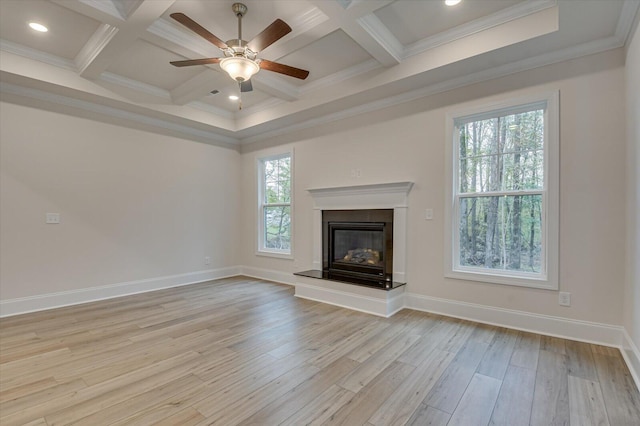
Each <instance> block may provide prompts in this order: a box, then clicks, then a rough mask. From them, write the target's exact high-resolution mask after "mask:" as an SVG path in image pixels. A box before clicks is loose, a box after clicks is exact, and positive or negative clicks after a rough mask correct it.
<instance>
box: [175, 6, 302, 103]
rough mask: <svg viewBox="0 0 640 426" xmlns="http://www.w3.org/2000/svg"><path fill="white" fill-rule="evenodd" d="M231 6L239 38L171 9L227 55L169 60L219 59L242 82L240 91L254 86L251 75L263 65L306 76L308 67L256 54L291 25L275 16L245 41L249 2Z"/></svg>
mask: <svg viewBox="0 0 640 426" xmlns="http://www.w3.org/2000/svg"><path fill="white" fill-rule="evenodd" d="M231 9H232V10H233V13H235V15H236V17H237V18H238V38H236V39H231V40H227V41H226V42H224V41H222V40H220V39H219V38H218V37H216V36H215V35H213V34H211V33H210V32H209V31H207V30H206V29H205V28H203V27H202V26H201V25H199V24H198V23H197V22H195V21H194V20H193V19H191V18H189V17H188V16H187V15H185V14H184V13H172V14H171V17H172V18H173V19H175V20H176V21H178V22H180V23H181V24H182V25H184V26H185V27H187V28H188V29H190V30H191V31H193V32H194V33H196V34H198V35H199V36H201V37H202V38H204V39H205V40H207V41H208V42H210V43H212V44H214V45H216V46H217V47H218V48H220V50H222V53H223V54H224V57H221V58H203V59H188V60H185V61H172V62H170V64H171V65H173V66H176V67H188V66H192V65H206V64H217V63H219V64H220V67H221V68H222V69H223V70H224V71H226V72H227V74H229V76H230V77H231V78H232V79H234V80H235V81H237V82H238V83H239V84H240V91H241V92H249V91H251V90H253V88H252V86H251V77H252V76H253V75H254V74H255V73H257V72H258V71H260V70H261V69H263V70H267V71H273V72H277V73H279V74H284V75H288V76H291V77H295V78H299V79H301V80H304V79H305V78H307V76H308V75H309V71H307V70H303V69H300V68H295V67H291V66H289V65H284V64H280V63H277V62H272V61H268V60H266V59H258V57H257V56H258V53H259V52H260V51H262V50H264V49H265V48H267V47H268V46H270V45H272V44H273V43H275V42H276V41H278V40H280V39H281V38H282V37H284V36H285V35H287V34H289V33H290V32H291V27H290V26H289V25H287V24H286V23H285V22H284V21H283V20H281V19H276V20H275V21H273V23H272V24H271V25H269V26H268V27H267V28H265V29H264V30H263V31H262V32H261V33H260V34H258V35H257V36H255V37H254V38H253V39H252V40H250V41H246V40H243V39H242V17H243V16H244V15H245V14H246V13H247V6H245V5H244V4H242V3H234V4H233V5H232V6H231Z"/></svg>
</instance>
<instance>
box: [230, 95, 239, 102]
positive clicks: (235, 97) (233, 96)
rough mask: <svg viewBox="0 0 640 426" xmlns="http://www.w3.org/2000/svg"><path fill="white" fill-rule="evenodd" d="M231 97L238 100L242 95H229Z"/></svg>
mask: <svg viewBox="0 0 640 426" xmlns="http://www.w3.org/2000/svg"><path fill="white" fill-rule="evenodd" d="M229 99H231V100H232V101H237V100H238V99H240V97H239V96H236V95H229Z"/></svg>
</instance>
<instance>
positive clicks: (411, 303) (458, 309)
mask: <svg viewBox="0 0 640 426" xmlns="http://www.w3.org/2000/svg"><path fill="white" fill-rule="evenodd" d="M405 307H407V308H409V309H415V310H418V311H424V312H431V313H434V314H440V315H446V316H449V317H454V318H461V319H465V320H469V321H475V322H480V323H484V324H490V325H497V326H500V327H507V328H512V329H515V330H522V331H528V332H532V333H538V334H544V335H547V336H554V337H562V338H564V339H570V340H577V341H581V342H587V343H595V344H599V345H605V346H614V347H617V348H621V346H622V343H623V332H624V328H623V327H621V326H615V325H609V324H602V323H596V322H589V321H581V320H574V319H569V318H561V317H553V316H549V315H541V314H533V313H529V312H523V311H516V310H511V309H504V308H495V307H492V306H486V305H479V304H475V303H467V302H459V301H455V300H450V299H440V298H436V297H429V296H423V295H420V294H415V293H407V294H405Z"/></svg>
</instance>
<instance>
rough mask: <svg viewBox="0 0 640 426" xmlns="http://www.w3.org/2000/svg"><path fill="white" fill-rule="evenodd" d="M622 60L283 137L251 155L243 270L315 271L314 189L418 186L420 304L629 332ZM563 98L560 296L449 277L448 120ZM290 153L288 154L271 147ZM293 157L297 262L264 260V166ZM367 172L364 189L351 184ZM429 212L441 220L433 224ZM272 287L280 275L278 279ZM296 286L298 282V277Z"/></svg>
mask: <svg viewBox="0 0 640 426" xmlns="http://www.w3.org/2000/svg"><path fill="white" fill-rule="evenodd" d="M623 61H624V52H622V51H621V50H620V49H618V50H616V51H609V52H605V53H603V54H599V55H593V56H590V57H585V58H580V59H577V60H573V61H568V62H565V63H561V64H555V65H550V66H547V67H543V68H539V69H536V70H531V71H526V72H522V73H518V74H513V75H510V76H506V77H502V78H499V79H495V80H491V81H487V82H484V83H479V84H475V85H472V86H467V87H464V88H461V89H457V90H453V91H449V92H446V93H440V94H436V95H433V96H430V97H427V98H423V99H419V100H416V101H413V102H410V103H407V104H402V105H398V106H396V107H392V108H389V109H386V110H380V111H376V112H371V113H368V114H365V115H361V116H358V117H353V118H349V119H348V120H343V121H338V122H335V123H331V124H330V125H327V126H324V127H320V128H314V129H308V130H305V131H301V132H298V133H297V134H292V135H285V136H283V137H280V138H278V140H277V141H276V140H274V141H268V142H265V143H263V144H262V145H260V146H257V145H256V146H253V147H248V148H247V149H246V150H245V152H244V154H243V159H242V162H243V170H244V171H243V193H244V198H243V203H244V205H245V206H248V207H246V208H245V209H244V216H243V223H246V224H248V225H249V226H247V227H246V228H245V229H246V232H245V234H244V237H243V244H242V247H241V250H242V262H243V265H247V266H248V267H251V268H256V270H257V271H270V272H274V271H280V272H283V273H284V275H282V276H286V275H287V274H289V273H291V272H294V271H300V270H304V269H309V268H311V259H312V244H313V242H312V229H311V226H312V225H311V224H312V209H313V203H312V199H311V197H310V196H309V194H308V192H307V191H306V190H307V189H308V188H319V187H333V186H347V185H359V184H369V183H383V182H399V181H413V182H415V186H414V188H413V190H412V191H411V193H410V199H409V237H408V277H409V278H408V287H407V291H409V292H411V293H415V294H419V295H425V296H431V297H438V298H444V299H451V300H456V301H461V302H471V303H479V304H482V305H487V306H493V307H498V308H506V309H514V310H519V311H526V312H533V313H537V314H543V315H553V316H558V317H565V318H571V319H579V320H586V321H593V322H599V323H605V324H616V325H620V324H622V298H623V288H624V285H623V281H624V265H625V259H624V256H625V249H624V241H625V225H624V219H625V207H624V205H625V191H624V181H625V172H624V167H621V164H624V156H625V142H624V135H625V131H624V125H625V119H624V109H625V105H624V68H623ZM550 90H559V91H560V115H561V118H560V121H561V142H560V143H561V148H560V150H561V159H560V169H561V171H560V174H561V181H560V191H561V206H560V209H561V212H560V289H561V290H562V291H568V292H571V294H572V306H571V307H562V306H559V304H558V293H557V292H556V291H549V290H536V289H528V288H521V287H512V286H504V285H498V284H485V283H479V282H471V281H464V280H454V279H445V278H444V266H443V265H444V253H443V245H444V238H445V232H444V220H443V212H444V201H445V200H444V182H445V176H444V161H445V154H444V147H445V145H444V144H445V143H446V141H445V137H444V134H445V115H446V113H447V110H448V109H450V108H454V107H458V106H461V105H464V104H465V102H468V101H473V100H478V99H482V98H486V97H488V98H487V100H489V99H491V95H494V94H499V95H498V96H497V97H496V98H495V99H502V98H504V97H508V96H512V95H513V96H519V95H525V94H530V93H538V92H541V91H550ZM277 144H283V145H281V147H278V146H273V145H277ZM290 147H293V150H294V159H295V170H294V173H295V198H294V203H295V205H294V243H295V253H294V257H295V258H294V259H293V260H286V259H273V258H269V257H264V256H258V255H256V254H255V252H254V250H255V241H256V239H255V230H256V228H255V223H256V209H255V208H254V207H253V206H255V203H256V176H255V159H256V157H260V156H263V155H266V154H270V153H274V152H277V151H278V150H279V149H283V150H284V149H288V148H290ZM354 169H358V170H360V172H361V177H360V178H352V177H351V171H352V170H354ZM427 208H432V209H433V211H434V219H433V220H431V221H426V220H425V219H424V212H425V209H427ZM274 276H275V273H274ZM291 279H292V280H293V278H292V277H291Z"/></svg>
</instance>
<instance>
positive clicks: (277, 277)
mask: <svg viewBox="0 0 640 426" xmlns="http://www.w3.org/2000/svg"><path fill="white" fill-rule="evenodd" d="M240 273H241V274H242V275H244V276H247V277H252V278H259V279H262V280H267V281H275V282H277V283H282V284H288V285H294V283H295V279H294V275H293V274H292V273H291V272H282V271H275V270H273V269H263V268H254V267H253V266H241V267H240Z"/></svg>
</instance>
